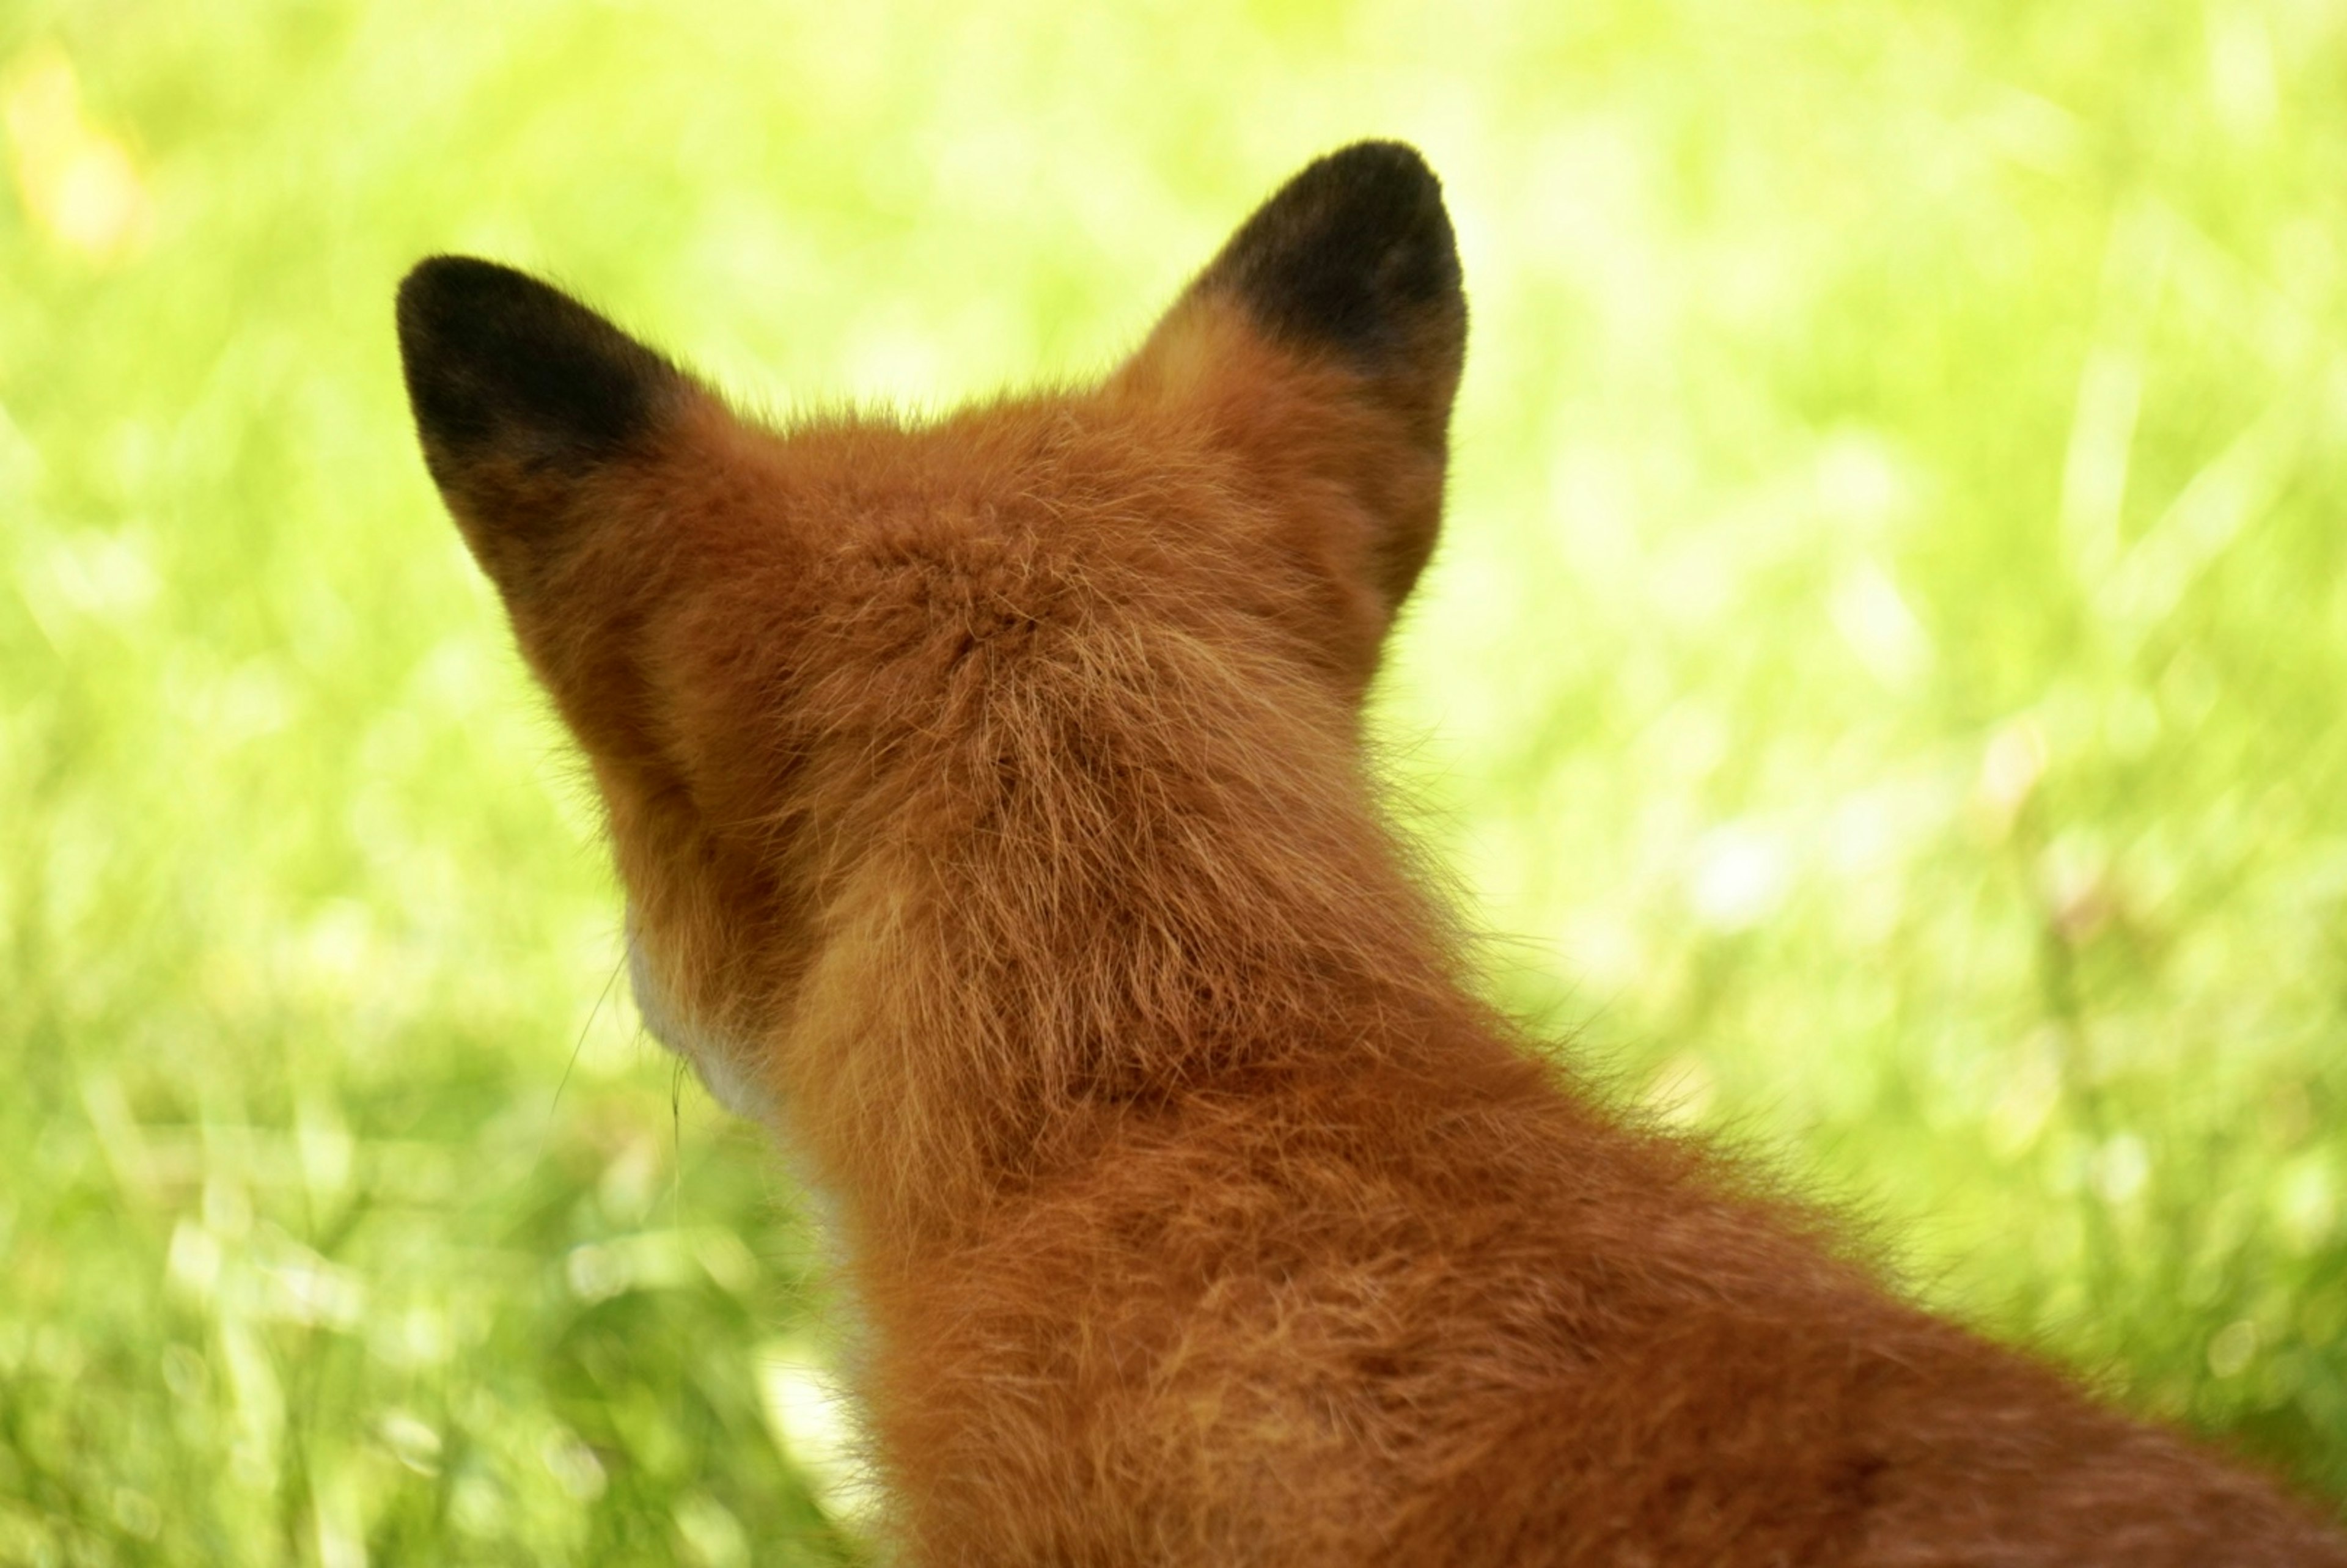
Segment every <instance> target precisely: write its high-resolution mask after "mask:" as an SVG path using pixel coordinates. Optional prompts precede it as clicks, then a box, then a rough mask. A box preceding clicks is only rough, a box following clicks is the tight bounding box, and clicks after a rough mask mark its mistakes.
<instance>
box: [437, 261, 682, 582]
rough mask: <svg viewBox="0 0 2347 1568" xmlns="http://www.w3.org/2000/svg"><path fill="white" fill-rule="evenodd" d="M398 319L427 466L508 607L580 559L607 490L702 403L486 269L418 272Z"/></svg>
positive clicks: (589, 319)
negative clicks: (570, 560) (570, 559)
mask: <svg viewBox="0 0 2347 1568" xmlns="http://www.w3.org/2000/svg"><path fill="white" fill-rule="evenodd" d="M398 317H399V352H400V358H401V361H402V363H403V364H404V367H405V371H406V374H407V396H408V401H409V403H410V404H411V405H413V406H414V408H415V429H416V435H417V436H418V437H419V438H420V439H421V440H422V442H423V445H424V460H425V466H427V467H429V468H430V469H431V471H432V477H433V479H434V480H435V481H436V483H437V484H438V485H439V487H440V493H441V495H442V496H443V497H445V498H446V501H447V503H448V509H449V510H450V511H451V512H453V513H454V514H455V515H456V521H457V523H458V525H459V526H460V527H461V528H463V529H464V532H465V538H466V542H467V543H468V544H470V545H471V546H472V547H473V554H474V555H475V557H476V558H477V559H479V561H480V563H481V566H482V569H484V570H486V571H487V573H488V574H489V576H490V578H491V579H493V580H495V582H496V583H497V587H498V588H499V589H502V590H503V591H504V593H505V595H506V598H507V602H508V603H517V601H518V600H523V599H527V598H528V597H529V596H530V594H531V592H532V590H533V589H535V587H536V586H537V584H538V583H539V582H540V581H542V580H543V579H545V578H546V577H547V576H548V574H549V573H551V572H552V571H554V570H556V569H559V566H560V564H561V562H562V561H563V560H564V559H566V558H567V557H568V556H569V555H570V554H571V553H572V552H574V551H575V550H576V549H577V548H578V547H579V544H580V542H581V540H582V536H584V535H585V534H586V533H588V532H589V530H590V529H591V528H592V525H593V522H594V520H595V518H596V517H597V516H598V514H599V512H600V511H603V510H607V509H608V502H609V499H610V491H611V490H612V488H613V481H614V479H616V478H623V477H624V476H625V474H626V473H627V472H628V471H629V470H630V469H631V468H634V467H639V466H641V465H642V464H643V463H644V462H645V461H646V460H647V459H648V458H649V457H650V456H651V455H652V454H653V453H655V452H656V451H657V450H658V449H659V448H660V446H661V442H662V440H663V438H664V437H665V436H667V434H668V433H669V431H670V430H671V427H672V426H674V425H675V424H676V423H677V421H678V420H679V418H680V416H681V415H682V414H683V413H684V411H685V409H686V407H687V405H689V404H690V403H691V402H692V399H694V398H695V397H696V396H698V395H700V393H699V389H698V388H697V387H696V386H695V385H694V384H692V381H690V380H689V379H688V378H687V377H686V376H685V374H683V373H682V371H680V370H678V369H677V368H676V367H675V366H674V365H672V364H670V363H669V362H668V361H667V360H666V359H663V358H662V357H661V355H659V354H655V353H654V352H653V351H652V350H651V349H649V348H647V347H645V346H644V345H643V344H642V343H638V342H637V341H636V340H635V339H633V338H631V337H630V336H629V335H628V334H627V333H623V332H621V331H620V329H619V328H618V327H615V326H613V325H612V324H611V323H610V322H608V321H605V320H604V319H603V318H602V317H601V316H600V315H597V314H596V313H594V312H593V311H590V310H589V309H588V308H587V307H586V306H585V305H582V304H580V303H579V302H578V301H576V300H574V299H572V298H570V296H569V295H568V294H565V293H563V292H560V291H559V290H557V289H554V288H550V287H548V285H547V284H545V283H541V282H538V280H537V279H535V278H533V277H530V276H529V275H528V274H527V273H524V272H515V271H514V270H513V269H512V268H510V267H503V266H499V265H497V263H496V262H494V261H477V260H475V259H473V258H472V257H469V256H435V257H433V258H432V259H431V260H429V261H425V262H423V263H421V264H420V265H418V266H417V267H416V268H415V271H414V272H410V273H409V274H408V275H407V278H406V281H405V282H402V283H401V284H400V286H399V310H398ZM517 608H518V604H517Z"/></svg>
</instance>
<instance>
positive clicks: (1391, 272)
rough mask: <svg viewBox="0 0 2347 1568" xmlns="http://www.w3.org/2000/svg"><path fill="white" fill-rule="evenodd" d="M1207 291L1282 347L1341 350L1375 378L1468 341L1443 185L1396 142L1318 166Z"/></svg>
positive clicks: (1231, 250)
mask: <svg viewBox="0 0 2347 1568" xmlns="http://www.w3.org/2000/svg"><path fill="white" fill-rule="evenodd" d="M1198 287H1199V288H1201V289H1204V290H1219V291H1227V292H1230V293H1231V294H1233V295H1235V296H1236V297H1237V298H1238V299H1240V300H1242V301H1243V302H1245V304H1246V307H1247V309H1248V311H1249V313H1251V314H1253V315H1254V317H1255V320H1256V322H1257V323H1260V324H1261V326H1262V327H1263V329H1264V330H1265V331H1266V332H1268V333H1272V334H1273V335H1274V336H1276V337H1277V338H1279V339H1281V340H1282V341H1284V342H1286V343H1290V344H1292V345H1294V346H1296V347H1299V348H1305V347H1320V346H1328V347H1334V348H1337V349H1339V350H1341V351H1343V352H1344V353H1346V354H1348V355H1350V356H1351V357H1353V358H1354V359H1355V360H1357V361H1358V362H1360V363H1361V364H1362V365H1363V367H1364V368H1367V369H1371V370H1378V371H1384V370H1390V369H1394V368H1398V366H1397V365H1396V364H1395V362H1396V361H1397V360H1398V359H1408V358H1410V357H1414V356H1415V355H1416V354H1420V353H1423V352H1424V351H1425V350H1426V349H1427V348H1430V347H1436V348H1448V349H1450V350H1451V351H1452V352H1456V350H1457V348H1458V347H1459V346H1460V345H1461V344H1463V342H1464V338H1465V333H1466V320H1467V306H1466V301H1465V296H1464V295H1463V294H1462V293H1461V292H1460V273H1459V250H1458V244H1457V241H1456V240H1455V239H1454V238H1453V236H1452V234H1451V231H1450V214H1449V213H1448V212H1447V211H1445V210H1444V209H1443V205H1442V186H1441V183H1440V181H1439V180H1437V179H1435V178H1434V171H1433V170H1432V169H1429V168H1427V166H1426V160H1425V159H1422V158H1420V157H1419V155H1418V151H1417V149H1414V148H1410V147H1407V146H1404V145H1403V144H1402V143H1400V142H1398V141H1364V142H1357V143H1355V144H1354V145H1353V146H1351V147H1348V148H1346V149H1342V150H1341V151H1337V152H1332V153H1330V154H1328V155H1327V157H1326V158H1323V159H1318V160H1317V161H1316V162H1314V163H1313V164H1311V165H1310V166H1309V167H1308V168H1307V169H1305V170H1304V171H1303V172H1302V173H1301V174H1298V175H1297V176H1296V178H1295V179H1291V180H1289V181H1288V182H1287V183H1286V185H1284V186H1282V187H1281V188H1280V189H1279V191H1278V192H1277V194H1276V195H1274V196H1273V197H1272V198H1271V200H1268V201H1266V202H1265V203H1264V204H1263V205H1262V206H1261V207H1260V208H1258V209H1256V210H1255V215H1254V216H1253V217H1251V218H1249V219H1248V220H1246V222H1245V224H1244V225H1242V226H1241V227H1240V229H1239V231H1238V232H1237V233H1236V234H1235V235H1233V236H1232V237H1231V241H1230V243H1229V244H1227V245H1225V246H1224V247H1223V251H1222V253H1221V254H1220V255H1218V256H1216V257H1215V258H1214V262H1213V264H1212V265H1210V266H1208V267H1207V269H1206V271H1205V272H1204V275H1202V276H1201V277H1200V279H1199V280H1198ZM1430 332H1431V333H1432V334H1433V336H1434V338H1435V340H1436V341H1435V342H1434V343H1429V341H1428V334H1429V333H1430Z"/></svg>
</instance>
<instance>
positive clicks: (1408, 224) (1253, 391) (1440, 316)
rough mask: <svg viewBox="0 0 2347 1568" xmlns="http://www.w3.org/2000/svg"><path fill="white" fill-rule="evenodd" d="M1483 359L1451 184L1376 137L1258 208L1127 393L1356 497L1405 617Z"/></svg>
mask: <svg viewBox="0 0 2347 1568" xmlns="http://www.w3.org/2000/svg"><path fill="white" fill-rule="evenodd" d="M1466 347H1467V302H1466V296H1465V294H1464V293H1463V292H1462V291H1461V287H1460V268H1459V251H1458V244H1457V241H1456V238H1455V236H1454V235H1453V233H1452V231H1451V227H1450V214H1449V212H1448V211H1447V210H1445V209H1444V207H1443V203H1442V187H1441V184H1440V181H1438V180H1437V179H1435V177H1434V172H1433V170H1431V169H1429V168H1428V167H1427V166H1426V161H1425V159H1422V158H1420V157H1419V154H1418V152H1417V151H1416V149H1412V148H1409V147H1407V146H1404V145H1403V144H1401V143H1399V142H1391V141H1365V142H1359V143H1357V144H1355V145H1353V146H1351V147H1348V148H1345V149H1342V150H1340V151H1337V152H1333V153H1330V154H1328V155H1327V157H1325V158H1322V159H1317V161H1315V162H1314V163H1312V164H1311V165H1309V166H1308V167H1307V168H1306V169H1304V170H1303V172H1301V173H1299V174H1297V175H1296V177H1295V178H1294V179H1290V180H1289V181H1288V182H1287V183H1286V185H1284V186H1282V187H1281V188H1280V189H1279V190H1277V191H1276V193H1274V194H1273V196H1272V197H1271V199H1270V200H1267V201H1266V202H1265V203H1264V204H1263V205H1262V206H1261V207H1260V208H1258V209H1256V210H1255V213H1254V215H1253V216H1252V217H1250V218H1248V219H1247V220H1246V221H1245V223H1243V224H1241V225H1240V226H1239V229H1238V231H1237V232H1236V233H1235V234H1234V235H1232V236H1231V239H1230V241H1228V242H1227V243H1226V244H1225V245H1224V247H1223V248H1222V250H1221V251H1219V252H1218V253H1217V254H1216V255H1215V257H1214V260H1213V261H1210V262H1209V263H1207V265H1206V268H1205V270H1204V272H1200V273H1199V274H1198V276H1197V278H1196V280H1195V281H1194V282H1192V283H1191V285H1190V286H1189V288H1188V289H1187V290H1186V291H1184V293H1183V295H1182V297H1181V298H1180V299H1179V300H1178V301H1176V302H1175V303H1174V305H1173V309H1172V310H1171V311H1169V312H1168V313H1166V315H1165V317H1164V319H1163V321H1161V322H1160V323H1158V326H1157V328H1156V330H1155V331H1154V332H1153V333H1152V334H1151V336H1150V339H1149V341H1148V342H1147V343H1144V344H1143V347H1142V349H1141V352H1140V353H1139V354H1136V355H1135V356H1134V358H1133V362H1132V363H1131V364H1128V365H1127V366H1126V367H1125V369H1124V370H1123V371H1122V372H1121V373H1120V376H1119V382H1120V383H1121V384H1122V385H1124V386H1126V387H1129V388H1132V389H1134V390H1140V391H1143V392H1146V393H1147V394H1149V395H1154V396H1160V397H1165V398H1171V399H1175V400H1180V401H1184V402H1190V403H1194V404H1196V405H1200V406H1201V407H1203V408H1204V409H1205V410H1206V411H1207V412H1208V413H1209V415H1210V417H1212V418H1213V419H1214V422H1215V424H1216V425H1217V426H1218V427H1219V428H1220V429H1221V430H1222V432H1223V433H1224V434H1225V436H1226V437H1227V438H1229V439H1231V440H1232V441H1234V442H1235V444H1237V445H1239V446H1242V447H1245V448H1247V449H1249V450H1250V452H1251V454H1252V455H1253V456H1255V458H1256V460H1257V461H1258V462H1260V463H1263V464H1266V465H1268V466H1271V467H1273V468H1274V469H1275V470H1279V471H1285V472H1284V473H1283V474H1282V477H1286V473H1292V472H1293V471H1294V470H1296V468H1297V467H1299V466H1301V467H1303V468H1305V469H1307V470H1310V471H1311V474H1310V476H1309V477H1315V478H1317V479H1320V480H1322V481H1324V482H1325V481H1328V480H1334V481H1336V482H1338V483H1341V484H1342V485H1344V486H1345V487H1347V488H1348V489H1349V490H1350V491H1351V492H1352V493H1353V495H1354V497H1355V499H1356V500H1357V502H1358V504H1359V505H1360V507H1361V508H1362V511H1363V513H1364V515H1365V516H1366V517H1367V518H1368V522H1369V527H1370V530H1371V537H1370V538H1368V540H1367V541H1365V544H1366V552H1365V555H1364V557H1363V559H1362V560H1361V562H1360V566H1359V570H1360V571H1361V572H1362V573H1363V574H1364V576H1365V577H1366V579H1367V583H1366V586H1367V587H1368V588H1369V589H1372V590H1373V591H1374V592H1375V593H1376V594H1377V596H1378V599H1379V600H1381V601H1382V602H1383V605H1384V608H1385V610H1386V612H1387V614H1388V615H1390V614H1391V613H1392V612H1393V611H1394V610H1398V609H1399V607H1400V604H1401V602H1402V600H1404V599H1405V598H1406V597H1407V596H1408V595H1409V590H1410V589H1411V587H1412V586H1413V585H1414V584H1415V583H1416V582H1417V580H1418V577H1419V572H1420V571H1421V570H1422V569H1424V568H1425V565H1426V562H1427V559H1428V557H1429V556H1430V555H1431V554H1432V553H1433V549H1434V542H1435V536H1436V534H1437V532H1438V530H1439V529H1440V523H1441V506H1442V484H1443V476H1444V470H1445V467H1446V466H1447V463H1448V459H1449V450H1450V408H1451V403H1452V400H1453V398H1454V396H1455V395H1456V394H1457V392H1458V387H1459V375H1460V368H1461V366H1462V364H1464V361H1465V356H1466Z"/></svg>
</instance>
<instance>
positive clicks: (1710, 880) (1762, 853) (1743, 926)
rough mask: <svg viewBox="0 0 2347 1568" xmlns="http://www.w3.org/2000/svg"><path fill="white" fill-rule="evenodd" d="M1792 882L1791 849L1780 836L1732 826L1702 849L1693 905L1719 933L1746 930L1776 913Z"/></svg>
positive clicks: (1690, 889) (1692, 881)
mask: <svg viewBox="0 0 2347 1568" xmlns="http://www.w3.org/2000/svg"><path fill="white" fill-rule="evenodd" d="M1791 883H1792V867H1791V865H1790V863H1789V861H1788V856H1787V855H1786V853H1785V846H1784V845H1782V844H1781V843H1779V842H1778V839H1777V838H1776V837H1775V836H1774V835H1770V834H1768V833H1765V832H1763V831H1761V830H1760V829H1758V828H1757V827H1753V826H1751V825H1747V824H1744V823H1728V824H1727V825H1724V826H1721V827H1716V828H1714V829H1712V830H1711V831H1710V832H1709V833H1707V834H1706V835H1704V836H1703V838H1702V840H1701V841H1700V842H1699V843H1697V845H1696V851H1695V865H1694V867H1693V869H1692V870H1691V871H1690V872H1689V874H1688V876H1687V901H1688V903H1689V904H1690V905H1691V906H1692V907H1693V908H1694V910H1695V916H1696V919H1698V920H1700V921H1701V922H1702V923H1703V924H1704V925H1706V926H1707V927H1710V928H1711V929H1713V930H1714V931H1718V932H1721V933H1733V932H1737V931H1744V930H1748V929H1750V928H1751V927H1754V926H1757V925H1758V924H1759V923H1760V922H1761V921H1762V920H1764V919H1766V918H1767V917H1768V916H1769V915H1770V914H1771V913H1772V912H1774V911H1775V909H1776V908H1777V907H1778V905H1779V904H1781V903H1782V902H1783V901H1784V897H1785V894H1786V892H1787V890H1788V888H1789V886H1791Z"/></svg>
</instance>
